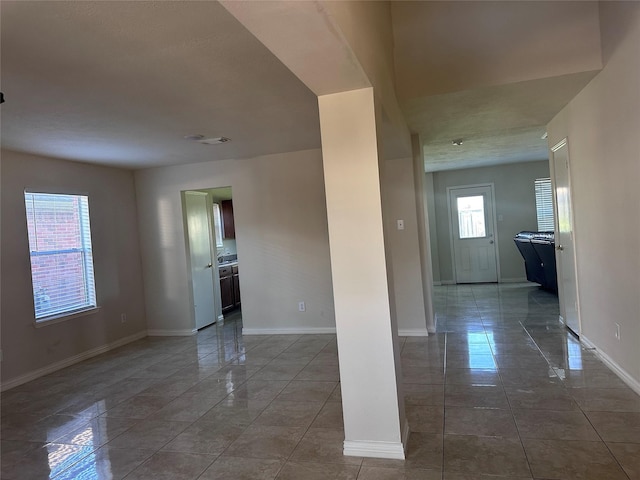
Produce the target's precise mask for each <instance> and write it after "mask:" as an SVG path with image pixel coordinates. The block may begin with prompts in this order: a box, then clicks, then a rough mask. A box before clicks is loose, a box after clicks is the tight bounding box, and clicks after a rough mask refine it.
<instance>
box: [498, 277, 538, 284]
mask: <svg viewBox="0 0 640 480" xmlns="http://www.w3.org/2000/svg"><path fill="white" fill-rule="evenodd" d="M527 282H528V280H527V278H526V277H513V278H501V279H500V283H527ZM529 283H531V282H529Z"/></svg>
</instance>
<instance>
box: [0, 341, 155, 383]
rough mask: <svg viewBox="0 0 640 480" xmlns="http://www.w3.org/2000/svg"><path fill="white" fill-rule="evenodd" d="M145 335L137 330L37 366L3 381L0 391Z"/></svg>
mask: <svg viewBox="0 0 640 480" xmlns="http://www.w3.org/2000/svg"><path fill="white" fill-rule="evenodd" d="M146 336H147V332H146V331H142V332H138V333H135V334H133V335H129V336H128V337H124V338H121V339H120V340H116V341H115V342H111V343H107V344H106V345H102V346H100V347H96V348H92V349H91V350H87V351H86V352H82V353H79V354H78V355H74V356H72V357H69V358H65V359H64V360H60V361H59V362H55V363H52V364H51V365H47V366H46V367H42V368H39V369H37V370H34V371H32V372H29V373H26V374H24V375H20V376H19V377H16V378H12V379H11V380H9V381H7V382H3V383H2V385H1V386H0V391H2V392H4V391H5V390H9V389H11V388H13V387H17V386H18V385H22V384H23V383H27V382H30V381H31V380H35V379H36V378H40V377H43V376H45V375H49V374H50V373H53V372H57V371H58V370H62V369H63V368H66V367H70V366H71V365H75V364H76V363H80V362H82V361H83V360H87V359H89V358H92V357H95V356H97V355H100V354H102V353H106V352H108V351H109V350H113V349H115V348H118V347H122V346H123V345H126V344H127V343H131V342H135V341H136V340H140V339H141V338H145V337H146Z"/></svg>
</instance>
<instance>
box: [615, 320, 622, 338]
mask: <svg viewBox="0 0 640 480" xmlns="http://www.w3.org/2000/svg"><path fill="white" fill-rule="evenodd" d="M616 338H617V339H618V340H620V339H621V338H622V337H621V336H620V324H619V323H616Z"/></svg>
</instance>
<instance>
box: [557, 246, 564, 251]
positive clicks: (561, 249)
mask: <svg viewBox="0 0 640 480" xmlns="http://www.w3.org/2000/svg"><path fill="white" fill-rule="evenodd" d="M556 250H558V251H560V252H561V251H563V250H564V247H563V246H562V245H558V246H557V247H556Z"/></svg>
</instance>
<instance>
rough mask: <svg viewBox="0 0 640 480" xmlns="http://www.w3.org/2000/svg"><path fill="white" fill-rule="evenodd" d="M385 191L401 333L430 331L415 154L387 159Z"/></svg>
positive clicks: (420, 333)
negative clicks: (424, 282) (417, 209)
mask: <svg viewBox="0 0 640 480" xmlns="http://www.w3.org/2000/svg"><path fill="white" fill-rule="evenodd" d="M383 192H384V198H383V202H384V207H385V221H386V225H385V229H386V230H387V232H388V234H387V239H388V242H389V245H388V246H389V249H390V251H391V259H392V265H393V284H394V288H393V290H394V295H395V308H396V317H397V320H398V326H399V334H400V335H427V319H426V316H425V304H424V297H423V295H424V292H423V283H422V273H421V265H420V250H419V249H420V246H419V243H418V216H417V211H416V194H415V187H414V178H413V159H412V158H399V159H394V160H386V161H385V162H384V174H383ZM398 220H402V221H403V222H404V230H398V226H397V221H398Z"/></svg>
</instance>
